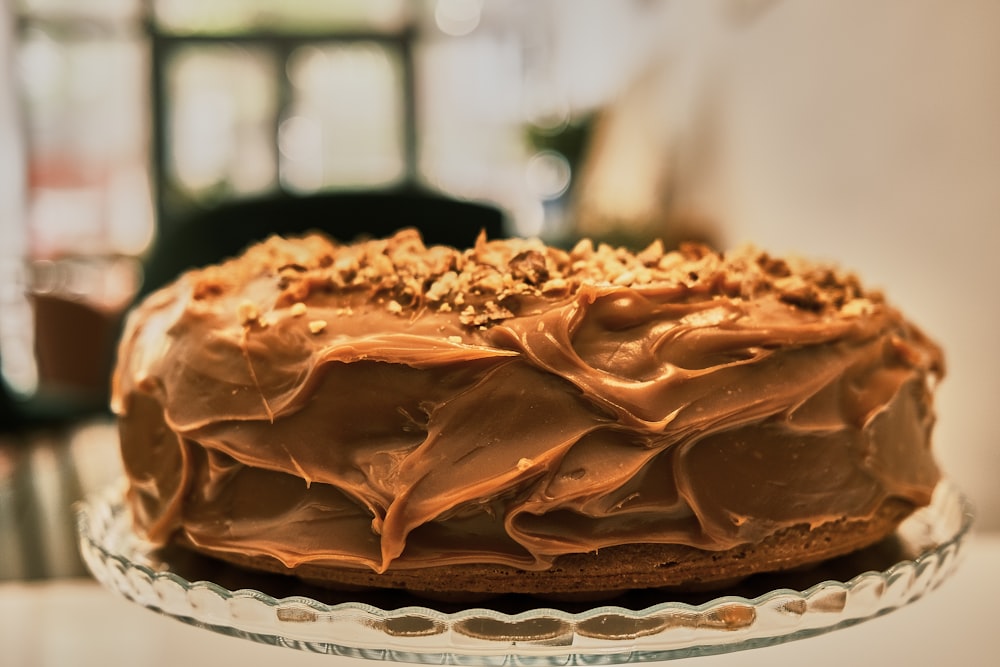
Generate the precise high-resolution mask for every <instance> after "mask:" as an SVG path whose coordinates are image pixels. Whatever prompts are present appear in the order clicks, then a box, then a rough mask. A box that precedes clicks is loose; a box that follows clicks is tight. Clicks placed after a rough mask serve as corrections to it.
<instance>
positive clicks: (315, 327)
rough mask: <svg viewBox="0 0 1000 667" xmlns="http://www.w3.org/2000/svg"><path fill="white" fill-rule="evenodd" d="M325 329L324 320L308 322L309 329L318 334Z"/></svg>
mask: <svg viewBox="0 0 1000 667" xmlns="http://www.w3.org/2000/svg"><path fill="white" fill-rule="evenodd" d="M323 329H326V320H312V321H311V322H309V331H311V332H313V333H314V334H318V333H320V332H321V331H323Z"/></svg>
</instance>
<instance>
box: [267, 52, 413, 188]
mask: <svg viewBox="0 0 1000 667" xmlns="http://www.w3.org/2000/svg"><path fill="white" fill-rule="evenodd" d="M288 75H289V79H290V80H291V83H292V88H293V99H292V103H291V105H290V107H289V109H288V111H287V113H286V115H285V117H284V120H283V122H282V124H281V127H280V131H279V135H278V143H279V146H280V150H281V156H280V160H281V162H280V165H281V166H280V168H281V182H282V185H284V186H286V187H288V188H289V189H293V190H300V191H302V190H316V189H320V188H324V187H337V186H361V185H378V184H385V183H390V182H392V181H395V180H398V179H399V178H401V177H402V176H403V175H404V173H405V164H404V158H403V152H404V148H403V144H404V140H403V99H402V89H403V85H402V74H401V66H400V60H399V55H398V53H396V52H395V51H394V50H392V49H390V48H387V47H385V46H383V45H380V44H376V43H371V42H363V43H354V44H350V45H336V46H312V45H311V46H306V47H302V48H300V49H298V50H297V51H295V52H294V53H293V54H292V57H291V58H290V60H289V63H288Z"/></svg>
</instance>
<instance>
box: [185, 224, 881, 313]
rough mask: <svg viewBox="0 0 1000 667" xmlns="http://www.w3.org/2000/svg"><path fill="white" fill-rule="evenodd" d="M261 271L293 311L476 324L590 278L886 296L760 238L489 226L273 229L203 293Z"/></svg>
mask: <svg viewBox="0 0 1000 667" xmlns="http://www.w3.org/2000/svg"><path fill="white" fill-rule="evenodd" d="M260 279H270V280H273V281H274V282H273V284H274V285H275V286H276V288H277V289H278V296H277V298H276V299H275V300H274V304H273V305H274V307H275V308H282V307H287V308H289V313H290V314H291V315H292V316H294V317H300V316H302V315H304V314H305V313H306V312H308V311H309V310H311V309H312V308H313V306H322V307H323V308H333V309H334V311H335V312H348V311H349V310H350V307H351V305H350V304H352V303H359V302H361V301H366V300H367V301H371V302H373V303H382V304H384V305H385V306H386V308H387V309H388V310H389V311H390V312H392V313H396V314H403V313H405V312H407V311H413V312H419V311H420V310H421V309H427V311H428V312H439V313H457V314H458V315H457V317H458V319H459V320H460V321H461V322H462V323H463V324H464V325H465V326H467V327H469V328H483V327H490V326H493V325H495V324H497V323H498V322H502V321H503V320H505V319H508V318H510V317H514V316H516V315H518V314H520V313H522V312H533V311H534V310H536V309H537V308H538V302H539V301H540V300H564V299H572V298H573V296H574V295H575V294H577V293H578V292H579V291H580V290H581V289H584V288H587V287H590V288H600V289H604V288H609V287H612V286H618V287H621V288H627V289H647V288H649V289H656V290H660V293H661V294H664V293H665V294H668V295H669V298H671V299H676V300H677V301H686V302H691V301H703V300H711V299H714V298H720V297H722V298H729V299H752V298H759V297H761V296H765V295H769V296H770V297H771V298H774V299H778V300H780V301H782V302H784V303H786V304H788V305H789V306H790V307H792V308H797V309H801V310H806V311H810V312H816V313H820V312H834V311H836V312H840V311H842V312H843V314H844V315H845V316H863V315H866V314H868V313H869V312H870V309H871V308H872V307H873V306H872V304H877V303H880V302H881V301H882V297H881V295H880V294H878V293H877V292H872V291H868V292H866V291H864V290H863V289H862V287H861V286H860V284H859V282H858V281H857V279H856V278H855V277H854V276H852V275H850V274H845V273H842V272H839V271H837V270H834V269H832V268H830V267H826V266H819V265H813V264H808V263H806V262H803V261H801V260H798V259H795V258H785V259H779V258H775V257H772V256H770V255H768V254H767V253H764V252H761V251H759V250H756V249H754V248H750V247H747V248H741V249H737V250H734V251H730V252H727V253H726V254H722V253H719V252H716V251H714V250H711V249H709V248H708V247H706V246H703V245H697V244H685V245H682V246H681V247H680V248H679V249H677V250H667V249H666V248H664V246H663V243H662V242H654V243H652V244H650V245H649V246H648V247H646V248H645V249H643V250H641V251H640V252H632V251H630V250H628V249H626V248H620V247H613V246H611V245H608V244H606V243H601V244H597V245H595V244H594V243H593V242H592V241H591V240H589V239H582V240H580V241H579V242H578V243H576V245H574V246H573V247H572V249H571V250H569V251H566V250H562V249H559V248H554V247H550V246H547V245H545V244H544V243H543V242H542V241H540V240H539V239H517V238H511V239H498V240H493V241H490V240H488V239H487V238H486V237H485V236H484V235H480V236H479V238H478V239H477V240H476V243H475V244H474V246H473V247H472V248H468V249H465V250H458V249H455V248H450V247H447V246H433V247H426V246H425V245H424V243H423V241H422V240H421V238H420V235H419V234H418V233H417V232H416V231H414V230H404V231H401V232H398V233H397V234H395V235H394V236H392V237H389V238H386V239H377V240H370V241H362V242H358V243H353V244H339V243H336V242H334V241H332V240H330V239H328V238H326V237H324V236H321V235H318V234H315V235H309V236H305V237H302V238H298V239H283V238H280V237H272V238H271V239H269V240H267V241H266V242H264V243H261V244H258V245H256V246H254V247H252V248H250V249H249V250H248V251H247V253H246V254H245V255H244V257H243V258H241V259H238V260H233V261H232V262H229V263H226V264H223V265H220V266H219V267H210V268H209V269H205V270H203V271H202V272H200V273H198V274H195V276H194V281H193V283H192V290H193V296H194V298H195V299H199V300H200V299H214V298H226V295H227V294H229V293H230V292H231V290H232V289H233V286H234V285H240V284H247V283H249V282H252V281H257V280H260ZM664 290H666V291H665V292H664ZM866 304H868V305H866ZM526 309H527V310H526ZM238 315H239V319H240V322H241V323H243V324H248V323H259V321H260V317H261V313H260V310H259V309H258V306H255V305H254V304H252V303H248V304H246V305H242V306H240V307H239V310H238ZM313 322H319V320H313ZM315 326H320V325H318V324H317V325H315ZM310 329H311V330H312V329H313V325H310ZM318 330H322V328H320V329H318Z"/></svg>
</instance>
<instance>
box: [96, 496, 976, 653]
mask: <svg viewBox="0 0 1000 667" xmlns="http://www.w3.org/2000/svg"><path fill="white" fill-rule="evenodd" d="M971 524H972V510H971V507H970V505H969V503H968V501H967V499H966V498H965V496H964V495H963V494H962V493H961V492H960V491H959V490H958V488H957V487H955V486H954V485H953V484H952V483H951V482H949V481H944V482H942V483H941V484H939V486H938V488H937V490H936V491H935V494H934V498H933V501H932V503H931V505H930V506H928V507H926V508H923V509H921V510H919V511H918V512H916V513H915V514H914V515H913V516H911V517H910V518H909V519H907V520H906V521H905V522H904V523H903V524H902V525H901V526H900V528H899V530H898V531H897V533H896V535H895V536H894V537H893V538H890V541H891V542H892V547H891V548H890V549H888V550H887V549H885V548H882V549H881V550H875V551H873V552H870V553H868V554H867V555H862V556H861V557H859V559H856V562H855V561H854V560H850V558H853V556H852V557H849V558H848V560H845V561H842V562H841V563H840V566H839V567H840V572H841V573H842V572H844V571H847V572H857V574H855V575H854V576H852V577H841V578H840V579H837V578H827V577H825V576H823V575H824V574H828V572H826V571H824V569H823V567H822V566H821V567H820V568H817V569H815V570H809V571H806V572H801V573H797V575H796V576H791V575H789V576H788V577H787V579H788V581H787V582H784V581H782V579H781V576H779V575H768V576H770V577H771V579H766V580H764V581H765V583H766V584H767V585H768V586H769V588H768V589H767V590H766V592H764V593H762V594H760V595H745V594H722V593H732V591H725V592H716V593H715V594H714V595H715V597H712V598H710V599H707V600H706V601H704V602H701V603H697V604H695V603H691V602H685V601H678V600H676V599H671V600H666V601H662V602H657V603H655V604H652V605H648V606H644V607H642V608H639V609H632V608H627V607H625V606H621V605H619V604H614V603H610V604H600V605H595V606H593V607H589V608H584V609H582V610H581V609H580V608H579V607H580V605H578V604H577V605H575V608H573V606H570V607H568V609H571V610H568V609H561V608H559V607H560V606H562V605H559V604H557V603H556V604H552V605H551V606H546V607H542V608H529V609H526V610H524V611H520V612H517V613H507V612H504V611H500V610H498V609H490V608H488V607H487V606H486V605H483V606H476V607H470V608H465V609H459V610H457V611H442V609H443V608H446V607H447V605H435V604H433V603H426V604H427V606H423V605H407V606H402V607H398V608H391V609H389V608H382V607H380V606H376V605H374V604H370V603H368V602H364V601H361V599H362V598H364V597H365V596H364V595H361V594H359V595H357V596H356V597H358V598H359V600H358V601H349V602H340V603H336V604H328V603H325V602H320V601H318V600H317V599H314V598H313V597H310V596H307V595H291V596H285V597H273V596H272V595H269V594H268V593H265V592H262V591H261V590H257V588H256V587H240V588H236V587H233V588H232V590H230V588H227V587H226V586H223V585H220V584H218V583H214V582H213V581H211V580H208V579H197V578H196V577H193V576H190V574H189V573H187V572H185V573H184V574H185V575H188V578H185V576H182V575H181V574H180V573H178V572H175V571H173V570H172V567H171V564H169V563H167V562H164V561H163V560H162V556H161V554H159V552H158V551H157V550H156V549H155V548H154V547H153V546H152V545H150V544H148V543H146V542H144V541H142V540H141V539H139V538H138V537H136V535H135V534H134V533H133V531H132V524H131V516H130V514H129V512H128V510H127V509H126V506H125V505H124V502H123V486H122V485H120V484H119V485H115V486H114V487H112V488H109V489H107V490H105V491H104V492H102V493H99V494H95V495H94V496H91V497H89V498H87V499H86V500H85V501H84V502H82V503H81V504H80V505H79V506H78V508H77V527H78V531H79V541H80V549H81V554H82V556H83V559H84V562H85V563H86V564H87V567H88V568H89V569H90V571H91V572H92V573H93V575H94V576H95V577H96V579H97V580H98V581H99V582H100V583H101V584H103V585H104V586H105V587H107V588H109V589H110V590H112V591H114V592H116V593H118V594H119V595H122V596H124V597H125V598H127V599H129V600H132V601H134V602H136V603H138V604H141V605H143V606H145V607H148V608H150V609H154V610H156V611H159V612H161V613H163V614H165V615H168V616H171V617H173V618H176V619H178V620H180V621H183V622H186V623H189V624H192V625H195V626H198V627H202V628H206V629H209V630H212V631H215V632H219V633H222V634H226V635H230V636H236V637H243V638H246V639H250V640H253V641H256V642H261V643H265V644H271V645H279V646H286V647H289V648H295V649H300V650H305V651H311V652H316V653H326V654H331V655H340V656H348V657H353V658H364V659H371V660H392V661H397V662H416V663H428V664H429V663H434V664H461V665H502V664H518V665H567V664H588V665H589V664H619V663H624V662H645V661H652V660H667V659H674V658H684V657H692V656H697V655H709V654H715V653H724V652H728V651H736V650H742V649H749V648H755V647H759V646H767V645H771V644H776V643H780V642H785V641H790V640H793V639H800V638H804V637H809V636H813V635H817V634H821V633H824V632H829V631H832V630H835V629H837V628H841V627H846V626H849V625H853V624H855V623H859V622H862V621H865V620H867V619H870V618H873V617H876V616H879V615H882V614H885V613H888V612H890V611H892V610H894V609H897V608H899V607H901V606H903V605H906V604H909V603H910V602H913V601H914V600H916V599H918V598H920V597H921V596H922V595H924V594H925V593H927V592H928V591H930V590H933V589H934V588H935V587H937V586H938V585H939V584H940V583H941V582H942V581H944V580H945V579H946V578H947V577H948V576H949V575H950V574H951V573H952V572H953V571H954V569H955V567H956V566H957V563H958V560H959V556H960V554H961V551H962V549H961V547H962V545H963V543H964V540H965V537H966V536H967V535H968V533H969V529H970V526H971ZM892 554H894V556H893V555H892ZM908 554H912V556H910V557H902V558H900V555H903V556H906V555H908ZM887 557H888V558H890V561H889V562H888V564H887V565H886V564H885V563H886V561H885V559H886V558H887ZM879 559H882V561H883V562H882V564H879ZM873 563H874V564H875V567H874V569H868V568H867V567H866V566H867V565H871V564H873ZM845 568H846V570H845ZM775 577H778V578H777V579H776V578H775ZM803 577H804V578H805V579H803ZM289 579H290V578H289ZM803 580H806V581H812V582H815V583H812V585H809V586H801V585H799V584H801V582H802V581H803ZM262 583H264V584H265V585H264V586H262V587H261V588H266V587H267V583H268V581H267V580H262ZM786 583H787V585H786ZM737 590H738V589H737ZM664 596H665V595H664ZM665 597H666V596H665ZM451 606H454V605H451ZM435 607H438V608H435Z"/></svg>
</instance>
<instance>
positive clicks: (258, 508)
mask: <svg viewBox="0 0 1000 667" xmlns="http://www.w3.org/2000/svg"><path fill="white" fill-rule="evenodd" d="M942 373H943V362H942V357H941V353H940V350H939V349H938V348H937V347H936V346H935V345H934V344H933V343H932V342H930V341H929V340H928V339H927V338H926V337H925V336H924V335H923V334H922V333H921V332H920V331H919V330H918V329H917V328H915V327H914V326H913V325H912V324H910V323H908V322H907V321H905V320H904V319H903V318H902V317H901V315H900V314H899V313H898V312H897V311H896V310H895V309H893V308H892V307H891V306H889V305H888V304H887V303H886V302H885V301H884V299H883V298H882V296H881V295H880V294H878V293H876V292H871V291H864V290H863V289H862V288H861V286H860V285H859V284H858V282H857V280H856V279H855V278H854V277H852V276H850V275H843V274H841V273H839V272H837V271H836V270H834V269H832V268H828V267H819V266H814V265H810V264H807V263H804V262H800V261H796V260H778V259H775V258H772V257H770V256H768V255H767V254H765V253H762V252H760V251H757V250H755V249H752V248H747V249H741V250H739V251H735V252H733V253H729V254H726V255H722V254H719V253H714V252H711V251H709V250H708V249H706V248H702V247H698V246H688V247H685V248H682V250H680V251H677V252H670V253H667V252H664V251H663V249H662V247H660V246H659V245H658V244H654V245H653V246H651V247H650V248H648V249H646V250H645V251H643V252H641V253H635V254H633V253H629V252H627V251H625V250H622V249H615V248H609V247H607V246H599V247H597V248H594V247H593V245H592V244H590V243H589V242H587V241H584V242H581V243H580V244H579V245H578V246H577V247H576V248H574V249H573V250H572V251H569V252H567V251H563V250H558V249H554V248H549V247H546V246H544V245H543V244H541V243H540V242H538V241H535V240H503V241H487V240H486V239H484V238H481V239H480V241H479V243H477V244H476V246H475V247H474V248H471V249H468V250H464V251H459V250H454V249H450V248H442V247H432V248H425V247H424V246H423V243H422V242H421V240H420V238H419V236H418V235H416V234H415V233H414V232H410V231H404V232H401V233H399V234H397V235H396V236H395V237H392V238H390V239H382V240H375V241H368V242H364V243H357V244H351V245H337V244H334V243H333V242H331V241H329V240H327V239H325V238H323V237H321V236H310V237H306V238H302V239H280V238H272V239H269V240H268V241H267V242H265V243H263V244H260V245H258V246H255V247H253V248H251V249H250V250H249V251H248V252H247V253H246V254H245V255H244V256H243V257H241V258H239V259H236V260H232V261H229V262H227V263H224V264H222V265H220V266H213V267H208V268H206V269H203V270H198V271H192V272H189V273H187V274H185V275H184V276H182V277H181V278H180V279H179V280H178V281H177V282H175V283H174V284H172V285H170V286H168V287H166V288H164V289H162V290H160V291H159V292H156V293H155V294H153V295H152V296H151V297H150V298H148V299H147V300H146V301H145V302H144V303H142V304H141V305H140V306H139V307H138V308H136V309H135V310H134V311H133V312H132V313H131V315H130V318H129V321H128V325H127V329H126V332H125V335H124V336H123V339H122V342H121V346H120V350H119V365H118V368H117V370H116V374H115V380H114V396H113V407H114V409H115V411H116V412H117V413H118V415H119V418H120V428H121V446H122V454H123V458H124V462H125V466H126V470H127V473H128V477H129V481H130V490H129V499H130V501H131V504H132V507H133V510H134V512H135V515H136V521H137V525H138V526H139V528H140V529H141V530H142V531H143V532H144V534H146V535H147V536H148V537H149V538H150V539H152V540H154V541H156V542H166V541H169V540H171V539H174V538H177V537H181V538H182V539H183V540H184V541H187V542H189V543H191V544H194V545H196V546H197V547H199V548H201V549H203V550H207V551H210V552H211V551H216V552H232V553H239V554H245V555H251V556H259V555H269V556H272V557H274V558H277V559H278V560H280V561H281V562H282V563H284V564H285V565H286V566H288V567H293V568H294V567H295V566H296V565H299V564H302V563H307V562H308V563H320V564H330V565H337V566H345V567H360V568H371V569H372V570H374V571H377V572H385V571H391V570H393V569H404V568H419V567H423V566H428V565H449V564H460V563H496V564H501V565H508V566H514V567H517V568H522V569H532V570H539V569H545V568H547V567H549V566H550V565H551V564H552V562H553V560H554V559H555V558H556V557H558V556H559V555H562V554H567V553H578V552H590V551H594V550H598V549H601V548H603V547H607V546H610V545H616V544H629V543H670V544H683V545H691V546H694V547H698V548H702V549H706V550H722V549H727V548H730V547H733V546H736V545H740V544H745V543H751V542H755V541H758V540H761V539H763V538H765V537H766V536H768V535H771V534H773V533H774V532H775V531H777V530H780V529H781V528H784V527H788V526H792V525H801V524H807V525H810V526H816V525H820V524H822V523H824V522H828V521H835V520H839V519H843V518H845V517H846V518H865V517H867V516H870V515H871V514H872V513H873V512H874V511H875V509H876V508H877V507H878V506H879V504H880V503H881V502H882V501H884V500H885V499H887V498H890V497H895V498H902V499H905V500H907V501H909V502H912V503H913V504H914V505H915V506H916V505H922V504H926V503H927V502H929V499H930V495H931V492H932V490H933V488H934V486H935V484H936V482H937V481H938V478H939V472H938V469H937V467H936V465H935V463H934V460H933V457H932V455H931V452H930V432H931V427H932V424H933V420H934V417H933V410H932V403H931V395H932V390H933V385H934V383H935V382H936V380H937V379H938V378H939V377H940V376H941V375H942Z"/></svg>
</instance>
